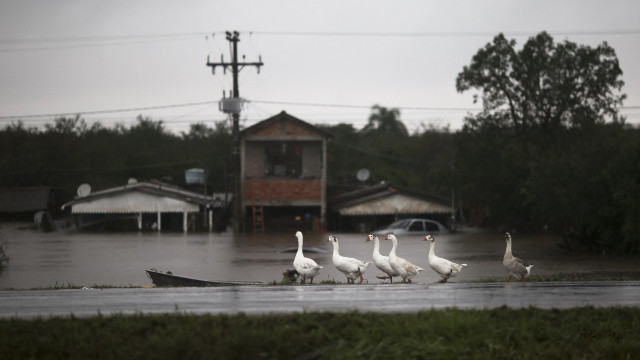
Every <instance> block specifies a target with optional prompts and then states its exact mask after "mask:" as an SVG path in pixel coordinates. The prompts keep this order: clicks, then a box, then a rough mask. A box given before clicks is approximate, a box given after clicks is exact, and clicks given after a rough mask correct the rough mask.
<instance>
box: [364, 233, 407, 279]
mask: <svg viewBox="0 0 640 360" xmlns="http://www.w3.org/2000/svg"><path fill="white" fill-rule="evenodd" d="M367 241H373V263H374V264H375V265H376V267H377V268H378V269H380V271H382V272H383V273H386V274H387V276H376V277H377V278H378V279H383V280H384V279H389V281H390V283H391V284H393V277H394V276H398V275H400V274H399V273H398V272H397V271H395V270H393V268H392V267H391V264H389V257H388V256H384V255H382V254H380V241H379V240H378V237H377V236H375V235H369V236H367V239H366V240H365V242H367Z"/></svg>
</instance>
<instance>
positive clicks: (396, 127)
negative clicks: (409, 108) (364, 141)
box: [362, 105, 409, 137]
mask: <svg viewBox="0 0 640 360" xmlns="http://www.w3.org/2000/svg"><path fill="white" fill-rule="evenodd" d="M362 133H363V134H372V133H375V134H380V133H384V134H389V135H393V136H399V137H407V136H409V131H407V127H406V126H404V124H403V123H402V121H400V110H398V109H391V110H389V109H387V108H386V107H382V106H379V105H374V106H373V107H372V108H371V115H370V116H369V123H368V124H367V125H365V127H364V128H362Z"/></svg>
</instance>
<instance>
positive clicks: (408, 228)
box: [373, 219, 449, 236]
mask: <svg viewBox="0 0 640 360" xmlns="http://www.w3.org/2000/svg"><path fill="white" fill-rule="evenodd" d="M446 233H449V229H447V227H446V226H444V225H442V224H441V223H439V222H437V221H435V220H430V219H402V220H398V221H396V222H394V223H392V224H390V225H389V226H387V227H385V228H383V229H378V230H376V231H374V232H373V235H376V236H386V235H387V234H394V235H426V234H446Z"/></svg>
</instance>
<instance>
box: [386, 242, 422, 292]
mask: <svg viewBox="0 0 640 360" xmlns="http://www.w3.org/2000/svg"><path fill="white" fill-rule="evenodd" d="M384 239H385V240H391V243H392V244H393V247H392V248H391V252H390V253H389V264H391V267H392V268H393V270H395V271H397V272H398V274H399V275H400V276H402V283H403V284H404V283H405V282H407V281H409V282H411V278H413V277H415V276H416V275H418V273H419V272H420V271H423V270H424V269H423V268H421V267H419V266H417V265H413V264H412V263H411V262H409V260H407V259H403V258H401V257H399V256H398V255H396V249H397V248H398V239H396V236H395V235H393V234H389V235H387V236H386V237H385V238H384Z"/></svg>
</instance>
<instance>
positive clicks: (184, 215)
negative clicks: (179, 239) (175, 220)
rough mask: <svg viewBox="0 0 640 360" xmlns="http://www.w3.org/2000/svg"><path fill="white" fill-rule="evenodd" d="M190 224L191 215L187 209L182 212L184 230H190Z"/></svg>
mask: <svg viewBox="0 0 640 360" xmlns="http://www.w3.org/2000/svg"><path fill="white" fill-rule="evenodd" d="M188 224H189V215H188V213H187V211H186V210H185V211H184V212H183V213H182V230H183V231H184V232H187V231H188V229H187V225H188Z"/></svg>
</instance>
